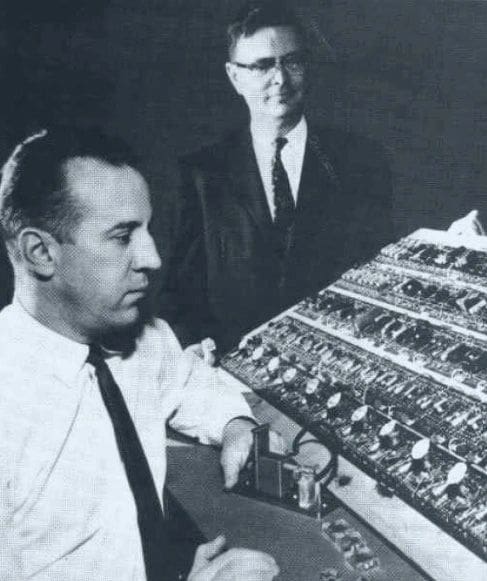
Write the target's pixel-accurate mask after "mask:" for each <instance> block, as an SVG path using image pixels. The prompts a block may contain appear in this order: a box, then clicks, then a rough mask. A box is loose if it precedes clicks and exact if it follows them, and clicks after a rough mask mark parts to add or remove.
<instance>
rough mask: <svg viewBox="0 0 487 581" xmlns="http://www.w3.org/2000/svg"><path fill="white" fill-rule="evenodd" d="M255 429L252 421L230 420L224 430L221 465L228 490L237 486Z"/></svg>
mask: <svg viewBox="0 0 487 581" xmlns="http://www.w3.org/2000/svg"><path fill="white" fill-rule="evenodd" d="M254 428H255V424H254V423H253V422H252V421H251V420H246V419H244V418H235V419H234V420H230V421H229V422H228V424H227V425H226V426H225V428H224V430H223V438H222V453H221V457H220V464H221V465H222V468H223V479H224V481H225V488H226V489H230V488H232V487H233V486H235V484H237V481H238V474H239V472H240V470H241V469H242V468H243V467H244V465H245V462H246V461H247V458H248V457H249V453H250V449H251V447H252V443H253V441H254V438H253V434H252V430H253V429H254Z"/></svg>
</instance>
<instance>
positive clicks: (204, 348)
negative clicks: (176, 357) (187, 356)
mask: <svg viewBox="0 0 487 581" xmlns="http://www.w3.org/2000/svg"><path fill="white" fill-rule="evenodd" d="M186 350H187V351H191V352H192V353H194V354H195V355H197V356H198V357H199V358H200V359H203V361H204V362H205V363H207V364H208V365H211V366H212V367H213V366H214V365H215V361H216V357H215V352H216V345H215V341H213V339H210V337H207V338H206V339H203V340H202V341H201V343H195V344H194V345H189V346H188V347H186Z"/></svg>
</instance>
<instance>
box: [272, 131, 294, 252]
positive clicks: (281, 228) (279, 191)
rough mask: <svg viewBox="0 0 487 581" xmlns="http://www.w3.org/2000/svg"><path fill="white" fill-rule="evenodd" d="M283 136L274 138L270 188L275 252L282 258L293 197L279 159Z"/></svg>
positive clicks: (283, 142)
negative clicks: (273, 209)
mask: <svg viewBox="0 0 487 581" xmlns="http://www.w3.org/2000/svg"><path fill="white" fill-rule="evenodd" d="M286 143H287V139H286V138H285V137H278V138H277V139H276V151H275V153H274V158H273V160H272V188H273V190H274V208H275V216H274V230H275V234H276V246H277V252H278V254H279V257H280V258H283V257H284V255H285V253H286V250H287V248H288V243H289V234H290V228H291V226H292V224H293V222H294V199H293V195H292V192H291V186H290V184H289V178H288V175H287V172H286V170H285V168H284V165H283V163H282V159H281V151H282V149H283V147H284V146H285V145H286Z"/></svg>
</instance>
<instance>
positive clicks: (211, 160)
mask: <svg viewBox="0 0 487 581" xmlns="http://www.w3.org/2000/svg"><path fill="white" fill-rule="evenodd" d="M228 38H229V59H228V62H227V63H226V71H227V74H228V78H229V79H230V81H231V83H232V85H233V87H234V88H235V90H236V92H237V93H238V94H239V95H240V96H241V97H242V98H243V99H244V100H245V102H246V104H247V106H248V109H249V114H250V124H249V127H246V128H245V129H243V130H239V131H236V132H234V133H232V134H230V135H229V136H227V137H226V138H225V139H224V140H223V141H222V142H220V143H218V144H216V145H213V146H210V147H207V148H205V149H203V150H201V151H199V152H197V153H194V154H192V155H190V156H188V157H186V158H184V159H183V160H181V176H182V188H181V191H180V192H178V195H179V199H178V203H179V213H178V217H177V230H178V239H177V242H176V243H175V253H174V256H173V268H172V272H171V273H170V275H169V276H168V279H167V283H166V285H165V293H166V295H165V297H164V299H163V302H164V303H165V305H166V308H167V310H166V311H165V313H164V315H165V316H166V317H167V318H169V319H170V320H171V323H172V325H173V326H174V327H175V329H176V330H177V332H178V333H179V337H180V339H181V340H182V341H183V342H192V341H194V340H196V339H200V338H201V337H202V336H204V335H211V336H212V337H213V338H214V339H215V340H216V342H217V345H218V346H219V348H220V349H221V350H225V349H227V348H229V347H231V346H232V345H233V344H235V343H237V342H238V340H239V338H240V337H241V335H242V334H244V333H245V332H247V331H249V330H251V329H252V328H255V327H256V326H257V325H259V324H261V323H263V322H265V321H266V320H267V319H269V318H271V317H272V316H274V315H276V314H277V313H279V312H280V311H282V310H283V309H284V308H286V307H288V306H290V305H292V304H293V303H295V302H297V301H298V300H299V299H301V298H302V297H304V296H306V295H308V294H310V293H313V292H316V291H318V290H319V289H321V288H323V287H324V286H326V285H327V284H329V283H331V282H332V281H333V280H334V279H336V278H337V277H338V276H339V275H340V274H341V273H342V272H343V271H344V270H346V269H347V268H349V267H351V266H352V265H353V264H354V263H355V262H357V261H360V260H363V259H365V258H367V257H370V256H372V255H373V254H374V253H375V252H377V251H378V250H379V249H380V248H381V247H382V246H384V245H385V244H386V243H387V242H389V241H390V238H391V227H390V202H391V185H390V175H389V169H388V166H387V163H386V161H385V159H384V157H383V155H382V153H381V149H380V148H379V147H378V146H377V145H376V144H374V143H373V142H370V141H369V140H366V139H364V138H360V137H358V136H356V135H350V134H346V133H344V132H342V131H339V130H337V129H331V128H320V127H316V126H314V125H312V124H310V123H308V121H307V119H306V117H305V115H304V104H305V97H306V93H307V89H308V75H309V61H310V58H309V57H310V55H309V51H308V47H307V43H306V39H305V33H304V30H303V29H302V27H301V25H300V23H299V22H298V20H297V19H296V17H295V15H294V14H293V13H292V12H291V11H289V10H287V9H285V8H284V6H283V4H282V2H261V3H258V4H256V3H253V4H251V5H247V6H245V7H244V8H243V9H242V10H241V11H240V13H239V14H238V15H237V18H236V19H235V21H234V22H233V23H232V24H231V25H230V26H229V29H228ZM181 313H185V318H182V317H181V315H180V314H181Z"/></svg>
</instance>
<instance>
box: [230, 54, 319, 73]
mask: <svg viewBox="0 0 487 581" xmlns="http://www.w3.org/2000/svg"><path fill="white" fill-rule="evenodd" d="M296 57H301V62H294V63H293V62H288V63H286V61H285V59H292V58H296ZM308 58H309V51H307V50H299V51H293V52H290V53H287V54H285V55H282V56H280V57H264V58H262V59H258V60H257V61H255V62H253V63H239V62H238V61H230V64H232V65H235V66H236V67H238V68H239V69H243V70H246V71H248V72H249V73H250V74H251V75H252V76H253V77H254V78H256V79H264V78H267V77H270V76H271V74H275V71H276V70H277V69H278V68H279V69H280V70H281V71H282V70H285V71H286V72H287V73H288V74H289V75H296V76H297V75H302V74H304V71H305V70H306V66H307V65H308ZM264 61H270V62H272V63H273V64H272V65H269V67H268V68H266V67H263V66H261V68H259V63H262V64H263V62H264ZM292 66H295V67H298V68H297V69H296V70H292V69H290V68H289V67H292Z"/></svg>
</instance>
